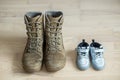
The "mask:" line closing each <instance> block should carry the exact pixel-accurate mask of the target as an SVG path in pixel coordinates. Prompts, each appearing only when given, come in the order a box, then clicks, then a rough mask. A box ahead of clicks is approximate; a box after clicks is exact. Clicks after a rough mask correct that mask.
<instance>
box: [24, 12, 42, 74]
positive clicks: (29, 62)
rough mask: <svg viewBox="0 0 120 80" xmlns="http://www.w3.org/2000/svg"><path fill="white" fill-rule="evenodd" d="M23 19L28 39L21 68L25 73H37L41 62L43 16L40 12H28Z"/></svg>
mask: <svg viewBox="0 0 120 80" xmlns="http://www.w3.org/2000/svg"><path fill="white" fill-rule="evenodd" d="M24 19H25V24H26V29H27V35H28V39H27V44H26V47H25V50H24V54H23V59H22V62H23V68H24V69H25V71H27V72H37V71H39V70H40V69H41V66H42V60H43V28H44V27H43V15H42V13H40V12H28V13H27V14H26V15H25V16H24Z"/></svg>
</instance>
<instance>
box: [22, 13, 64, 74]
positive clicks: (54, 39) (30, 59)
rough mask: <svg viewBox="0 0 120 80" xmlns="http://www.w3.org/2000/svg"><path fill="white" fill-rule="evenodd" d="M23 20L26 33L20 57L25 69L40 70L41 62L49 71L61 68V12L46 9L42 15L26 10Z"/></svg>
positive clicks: (62, 64) (62, 65)
mask: <svg viewBox="0 0 120 80" xmlns="http://www.w3.org/2000/svg"><path fill="white" fill-rule="evenodd" d="M24 20H25V24H26V29H27V35H28V39H27V44H26V47H25V50H24V54H23V58H22V63H23V68H24V69H25V71H27V72H37V71H40V70H41V67H42V64H43V62H44V63H45V66H46V69H47V71H49V72H55V71H58V70H60V69H62V68H63V67H64V66H65V62H66V57H65V51H64V45H63V39H62V32H61V30H62V24H63V13H62V12H61V11H47V12H46V13H45V14H44V15H43V14H42V13H41V12H28V13H26V14H25V16H24ZM43 53H44V54H43ZM43 60H44V61H43Z"/></svg>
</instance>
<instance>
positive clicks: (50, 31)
mask: <svg viewBox="0 0 120 80" xmlns="http://www.w3.org/2000/svg"><path fill="white" fill-rule="evenodd" d="M62 24H63V13H62V12H60V11H48V12H46V13H45V40H46V50H45V51H46V52H45V65H46V68H47V70H48V71H50V72H55V71H58V70H60V69H62V68H63V67H64V65H65V62H66V57H65V51H64V45H63V38H62V32H61V31H62Z"/></svg>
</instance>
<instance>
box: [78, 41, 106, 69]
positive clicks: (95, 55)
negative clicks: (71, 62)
mask: <svg viewBox="0 0 120 80" xmlns="http://www.w3.org/2000/svg"><path fill="white" fill-rule="evenodd" d="M76 51H77V60H76V64H77V66H78V68H79V69H80V70H86V69H88V68H89V67H90V61H91V63H92V66H93V68H94V69H95V70H102V69H103V68H104V66H105V61H104V57H103V52H104V50H103V46H102V45H101V44H100V43H98V42H95V40H92V43H91V44H90V45H89V44H88V43H87V42H85V40H84V39H83V41H82V42H81V43H80V44H79V45H78V46H77V48H76Z"/></svg>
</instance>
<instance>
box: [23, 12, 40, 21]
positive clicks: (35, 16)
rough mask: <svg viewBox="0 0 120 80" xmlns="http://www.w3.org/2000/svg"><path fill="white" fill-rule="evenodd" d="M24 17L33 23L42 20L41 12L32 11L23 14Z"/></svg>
mask: <svg viewBox="0 0 120 80" xmlns="http://www.w3.org/2000/svg"><path fill="white" fill-rule="evenodd" d="M25 18H26V20H25V21H26V22H27V23H28V22H31V23H34V22H37V21H39V20H42V19H41V18H42V14H41V13H32V12H29V13H27V14H26V15H25Z"/></svg>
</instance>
